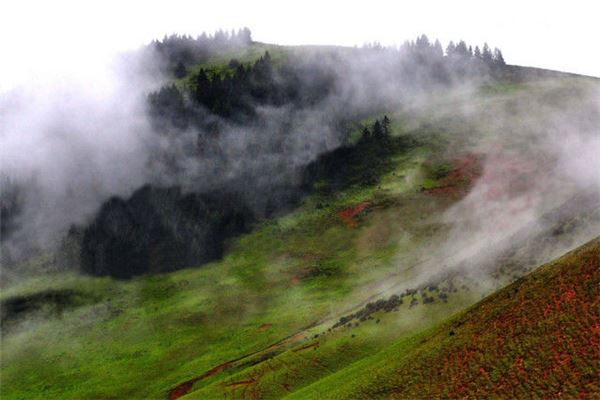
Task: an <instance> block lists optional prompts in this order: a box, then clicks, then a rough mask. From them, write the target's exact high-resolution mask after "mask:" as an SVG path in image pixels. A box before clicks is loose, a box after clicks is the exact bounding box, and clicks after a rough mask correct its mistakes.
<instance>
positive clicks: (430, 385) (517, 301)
mask: <svg viewBox="0 0 600 400" xmlns="http://www.w3.org/2000/svg"><path fill="white" fill-rule="evenodd" d="M598 287H600V239H595V240H594V241H592V242H590V243H588V244H586V245H584V246H582V247H581V248H579V249H577V250H575V251H573V252H570V253H568V254H566V255H565V256H563V257H561V258H560V259H558V260H556V261H554V262H551V263H549V264H547V265H544V266H543V267H541V268H539V269H538V270H536V271H535V272H533V273H531V274H530V275H528V276H526V277H525V278H522V279H520V280H518V281H517V282H515V283H513V284H511V285H509V286H508V287H506V288H504V289H502V290H500V291H499V292H497V293H495V294H493V295H491V296H489V297H487V298H486V299H484V300H483V301H481V302H479V303H478V304H476V305H475V306H473V307H472V308H470V309H469V310H467V311H465V312H463V313H461V314H460V315H458V316H456V317H453V318H452V319H450V320H449V321H448V322H445V323H444V324H442V325H441V326H439V327H437V328H435V329H432V330H429V331H428V332H425V333H421V334H420V335H418V336H415V337H412V338H410V339H409V340H403V341H400V342H398V343H395V344H393V345H391V346H389V347H388V348H386V349H384V350H382V351H381V352H380V353H378V354H377V355H375V356H373V357H371V358H367V359H363V360H361V361H359V362H357V363H356V364H354V365H352V366H351V367H349V368H347V369H345V370H343V371H340V372H338V373H337V374H334V375H330V376H329V377H327V378H325V379H323V380H322V381H320V382H318V383H317V384H314V385H312V386H309V387H306V388H305V389H304V390H302V391H299V392H297V393H295V394H294V396H291V398H311V397H314V396H316V395H317V394H318V395H319V396H320V397H324V398H332V399H333V398H380V397H381V398H382V397H385V398H423V397H425V398H440V397H441V398H458V397H460V398H464V397H469V398H490V397H491V398H526V397H535V398H557V397H560V396H566V397H569V398H588V396H593V395H597V394H598V393H599V392H600V385H599V384H598V371H599V370H600V350H599V349H600V347H599V339H600V337H599V336H600V324H599V319H600V297H599V296H598Z"/></svg>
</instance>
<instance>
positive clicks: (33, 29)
mask: <svg viewBox="0 0 600 400" xmlns="http://www.w3.org/2000/svg"><path fill="white" fill-rule="evenodd" d="M1 8H2V12H1V13H0V52H1V54H2V56H1V59H2V62H0V91H2V90H6V89H11V88H13V87H15V86H17V85H19V84H22V83H23V82H27V81H29V82H30V83H31V81H34V82H37V81H42V80H54V81H60V80H61V79H72V77H73V75H79V76H80V77H81V79H82V80H83V81H85V79H86V78H92V77H94V76H96V72H97V70H98V69H100V68H104V67H105V66H106V63H107V62H108V61H109V60H110V59H111V57H113V56H114V54H115V53H116V52H121V51H125V50H128V49H133V48H136V47H138V46H140V45H142V44H144V43H147V42H149V41H150V40H152V39H154V38H161V37H162V36H164V35H165V34H170V33H175V32H176V33H181V34H183V33H186V34H191V35H197V34H200V33H201V32H203V31H207V32H212V31H215V30H217V29H220V28H223V29H237V28H241V27H244V26H247V27H249V28H250V29H251V30H252V32H253V38H254V39H255V40H258V41H263V42H270V43H278V44H290V45H292V44H337V45H348V46H353V45H359V46H360V45H362V44H364V43H366V42H373V41H378V42H380V43H382V44H384V45H394V44H401V43H402V42H404V41H405V40H407V39H413V38H415V37H416V36H417V35H420V34H422V33H425V34H426V35H428V37H429V38H430V39H435V38H438V39H440V40H441V41H442V43H443V45H444V46H445V45H446V43H447V42H448V41H449V40H454V41H457V40H460V39H464V40H465V41H466V42H467V43H469V44H482V43H483V42H488V43H489V44H490V45H491V46H492V47H495V46H497V47H499V48H500V49H502V51H503V53H504V56H505V59H506V61H507V62H508V63H510V64H518V65H527V66H536V67H541V68H548V69H555V70H560V71H568V72H575V73H580V74H587V75H594V76H600V52H598V47H599V46H598V43H597V39H598V38H599V37H600V24H599V23H598V15H600V2H597V1H596V0H587V1H586V0H569V1H552V0H549V1H548V0H547V1H537V0H529V1H527V0H518V1H515V0H504V1H482V0H479V1H470V0H453V1H445V0H439V1H434V0H419V1H414V0H412V1H402V0H401V1H384V0H370V1H353V0H346V1H324V0H318V1H315V0H303V1H281V0H280V1H266V0H255V1H234V0H230V1H210V2H209V1H188V0H169V1H154V0H144V1H134V0H129V1H126V0H116V1H115V0H103V1H93V0H89V1H80V0H74V1H73V0H54V1H44V0H39V1H32V0H5V1H3V4H2V7H1Z"/></svg>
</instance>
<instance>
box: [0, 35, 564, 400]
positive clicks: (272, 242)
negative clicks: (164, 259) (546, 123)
mask: <svg viewBox="0 0 600 400" xmlns="http://www.w3.org/2000/svg"><path fill="white" fill-rule="evenodd" d="M261 46H262V45H257V47H256V48H254V49H253V50H252V51H249V52H248V53H244V54H237V55H223V56H221V57H223V58H222V59H215V60H211V61H210V62H209V64H207V65H205V67H206V66H209V65H214V66H215V68H221V67H222V66H223V64H224V63H226V62H228V61H229V59H230V58H237V59H238V60H240V61H241V62H251V61H252V59H253V58H254V57H259V56H260V55H262V53H263V50H265V48H264V47H261ZM269 51H270V52H271V54H272V56H273V58H274V59H275V58H277V57H280V55H279V53H278V51H279V50H278V49H275V48H273V49H272V50H271V49H269ZM297 51H319V49H312V48H311V49H303V48H299V49H298V50H297ZM281 57H284V55H283V52H282V55H281ZM210 63H213V64H210ZM561 84H562V85H564V84H565V83H564V82H563V83H561ZM561 84H557V86H558V87H560V85H561ZM523 85H524V86H523V88H524V89H523V90H517V88H510V90H508V89H506V88H499V89H498V90H496V91H493V90H492V91H488V92H485V93H478V94H477V97H476V98H475V101H474V105H473V106H474V107H476V110H477V111H478V112H480V113H481V115H482V116H481V117H480V118H475V119H469V118H466V117H464V116H460V115H455V113H454V111H453V108H452V104H455V106H456V107H460V106H461V103H460V101H459V100H457V98H456V97H455V96H454V95H452V94H448V95H446V94H442V95H440V96H437V97H436V102H435V103H433V105H432V107H431V108H430V109H427V110H401V111H396V112H389V113H387V114H388V115H389V117H390V118H391V119H392V122H393V133H394V136H395V137H397V138H399V142H400V143H405V144H406V145H403V146H398V147H397V148H395V149H394V151H393V152H392V154H391V155H390V158H389V160H388V161H389V169H387V170H386V173H385V174H383V176H378V177H377V178H378V179H377V180H376V181H375V182H372V184H370V185H364V184H356V182H354V184H352V185H349V186H347V187H345V188H344V189H343V190H339V191H335V190H334V191H328V192H327V191H325V192H322V191H315V192H314V193H313V194H311V195H310V196H308V197H307V198H306V199H305V200H304V202H303V204H302V205H300V206H299V207H298V208H297V209H296V210H294V211H293V212H291V213H290V214H288V215H286V216H283V217H281V218H279V219H277V220H273V221H264V222H263V223H262V224H260V225H259V226H257V227H256V229H254V230H253V231H252V232H251V233H249V234H246V235H243V236H242V237H240V238H238V239H235V240H233V241H231V242H230V243H229V244H228V249H227V251H226V255H225V257H224V258H223V259H222V260H220V261H217V262H213V263H210V264H208V265H204V266H202V267H201V268H189V269H185V270H181V271H177V272H174V273H170V274H164V275H158V276H147V277H138V278H134V279H131V280H129V281H114V280H112V279H109V278H92V277H85V276H80V275H78V274H75V273H65V272H48V273H44V274H41V273H40V274H38V276H35V277H32V278H29V279H27V280H24V281H20V282H17V283H15V284H14V285H12V286H9V287H6V288H3V290H2V294H0V300H2V301H5V300H6V299H9V298H14V297H15V296H29V295H34V294H35V293H39V292H41V291H44V290H50V289H53V290H70V289H77V290H78V291H79V292H81V293H83V295H84V296H85V295H86V294H88V295H89V296H90V297H93V298H94V301H93V302H91V303H85V304H83V305H79V306H78V307H77V308H74V309H70V310H65V311H64V312H63V313H62V314H61V315H55V314H44V313H43V312H39V313H36V314H32V315H27V318H26V320H25V321H24V322H22V323H20V324H18V323H17V325H15V326H14V327H12V328H11V330H10V332H8V333H6V334H4V335H3V337H2V343H1V351H2V354H1V355H2V357H1V360H0V373H1V381H2V385H1V387H0V390H1V395H2V398H3V399H22V398H26V399H36V398H39V399H47V398H77V399H115V398H165V397H166V396H167V393H168V392H169V390H170V389H172V388H174V387H175V386H177V385H178V384H180V383H182V382H185V381H187V380H190V379H193V378H196V377H199V376H201V375H202V374H203V373H205V372H207V371H209V370H211V369H212V368H214V367H216V366H218V365H219V364H222V363H224V362H227V361H231V360H236V359H239V358H240V357H242V359H241V360H239V361H236V362H233V363H232V365H231V367H230V368H227V369H224V370H222V371H220V372H218V373H216V374H215V375H213V376H210V377H208V378H206V379H202V380H199V381H197V382H196V383H195V384H194V385H193V387H192V388H191V392H190V393H189V395H188V396H189V397H190V398H214V397H217V398H220V397H223V396H225V395H227V396H230V395H232V394H233V395H234V396H236V397H249V398H252V396H254V395H260V396H262V397H264V398H280V397H282V396H283V395H292V394H295V395H297V397H298V398H313V397H315V393H327V394H328V395H327V398H336V397H340V398H343V397H346V396H350V397H352V396H351V394H352V393H353V391H354V390H361V391H364V393H367V394H370V395H373V396H376V395H377V394H378V393H376V392H374V391H371V388H373V387H374V386H371V385H370V384H369V380H370V379H371V378H373V377H379V376H380V375H381V376H382V377H383V378H381V379H383V381H377V382H383V383H385V382H388V381H387V380H386V379H387V377H390V376H391V375H390V374H391V372H389V371H391V369H387V368H388V367H391V366H393V367H400V366H402V365H405V364H402V363H403V362H404V361H402V360H405V359H406V360H411V361H410V362H411V363H417V362H418V360H419V359H418V357H416V356H415V354H417V353H415V351H420V350H419V349H421V348H422V347H419V346H421V343H420V341H421V340H422V338H428V337H430V335H431V334H437V333H436V332H442V331H439V329H445V328H435V327H436V326H437V325H438V324H439V323H440V322H442V321H445V320H446V319H447V318H448V317H449V315H451V314H452V313H455V312H459V311H461V310H463V309H465V308H466V307H468V306H470V305H472V304H474V303H475V302H477V301H479V300H480V299H481V297H482V296H485V295H488V294H490V293H491V292H493V291H494V290H495V288H496V287H497V286H502V285H504V284H506V283H508V282H509V281H510V280H511V279H512V275H510V276H509V275H506V274H505V275H502V276H500V277H499V278H498V280H497V281H495V282H494V285H490V286H485V287H484V286H483V285H480V286H478V285H477V279H476V278H474V277H459V278H456V277H455V278H456V279H455V280H454V281H453V282H454V283H455V285H456V287H457V291H456V292H452V293H451V295H450V296H449V297H448V301H447V302H446V303H445V302H442V301H441V299H439V298H438V296H439V293H434V292H433V291H431V290H428V289H427V290H425V293H426V295H431V296H433V297H436V301H435V302H433V303H430V304H422V301H419V304H418V305H417V306H414V307H412V308H411V307H410V296H408V297H405V298H403V300H404V303H403V304H402V305H401V306H400V307H399V310H398V311H392V312H389V313H385V312H378V313H376V314H373V315H372V317H373V319H370V320H367V321H363V322H360V321H352V323H353V324H354V323H356V322H359V325H358V326H352V327H339V328H336V329H333V330H330V328H331V326H332V325H333V324H334V323H335V322H336V321H338V319H339V318H340V317H341V316H344V315H348V314H350V313H354V312H356V311H357V310H359V309H360V308H362V307H363V306H364V305H365V304H366V303H367V302H370V301H374V300H377V299H378V298H387V297H388V296H389V295H391V294H394V293H397V292H399V291H402V290H404V289H406V288H408V287H413V286H412V284H413V282H417V283H418V282H419V277H420V274H421V272H422V269H423V268H427V267H432V265H430V264H428V262H429V258H430V256H431V254H430V253H431V252H432V249H436V248H437V247H438V246H439V245H440V244H442V243H445V242H446V240H447V234H448V232H449V229H450V228H451V227H450V226H448V223H447V222H446V221H445V220H444V219H443V215H444V211H445V210H447V209H448V208H449V207H452V205H454V204H455V203H456V201H458V200H459V199H458V198H452V197H444V196H432V195H429V194H427V193H425V192H424V191H422V188H435V187H438V186H440V185H443V184H444V179H445V175H446V174H447V173H448V170H451V166H454V163H455V161H456V160H457V159H460V158H461V157H462V156H464V155H465V154H470V153H472V152H475V151H478V150H481V149H482V148H485V147H486V146H489V145H490V144H494V143H496V138H497V137H501V135H502V134H503V132H502V131H501V130H500V128H496V130H494V127H495V125H492V124H490V123H489V121H490V120H489V119H488V118H489V117H488V115H487V114H485V111H486V110H488V109H489V108H490V107H499V106H504V105H505V104H506V102H509V101H511V100H512V99H513V97H514V96H532V98H533V99H536V98H538V97H539V96H544V95H545V94H546V91H545V89H544V87H543V86H535V87H531V85H529V84H523ZM547 90H554V89H547ZM456 104H457V105H456ZM454 110H455V109H454ZM381 115H383V114H378V115H377V116H373V118H381ZM373 118H370V119H367V120H365V121H362V122H363V123H370V122H372V119H373ZM407 143H410V145H408V144H407ZM323 184H324V185H325V186H326V185H327V184H328V183H327V182H324V183H323ZM363 202H368V204H369V206H368V207H367V208H366V209H365V210H364V212H362V213H360V214H359V215H357V216H356V217H353V221H354V223H352V224H348V223H347V222H348V221H344V220H343V219H342V218H340V215H339V214H338V213H339V212H340V211H342V210H344V209H346V208H349V207H355V206H356V205H358V204H361V203H363ZM510 261H514V260H508V261H507V262H510ZM48 262H49V261H48V260H40V261H39V262H38V263H39V264H43V265H45V264H47V263H48ZM36 265H37V264H36ZM36 265H31V266H30V267H28V268H30V269H32V271H33V270H35V269H36V268H37V267H36ZM44 268H45V267H44ZM44 270H46V269H44ZM453 279H454V278H453ZM440 282H442V283H443V284H444V285H447V284H448V282H449V280H448V279H447V278H443V279H441V281H440ZM417 283H415V284H417ZM463 285H464V288H463ZM416 297H418V298H419V299H422V297H421V294H417V295H416ZM377 320H379V322H378V323H377ZM444 326H446V325H444ZM436 329H437V330H436ZM295 334H297V336H294V337H293V338H292V339H290V340H288V341H284V342H281V341H282V339H284V338H287V337H289V336H291V335H295ZM314 335H318V337H316V338H315V337H314ZM415 335H417V336H415ZM275 343H279V344H277V345H276V346H272V345H273V344H275ZM428 343H429V342H428ZM432 343H433V342H432ZM440 343H442V342H440ZM306 346H314V347H306ZM428 348H429V347H428ZM384 349H385V351H382V350H384ZM411 349H412V350H411ZM431 349H434V347H433V346H432V347H431ZM435 349H437V347H435ZM409 350H410V351H409ZM431 351H432V352H433V350H431ZM388 352H390V354H394V357H393V358H388V355H389V354H388ZM431 354H433V353H431ZM244 356H247V357H244ZM411 357H412V358H411ZM432 357H433V356H432ZM407 362H408V361H407ZM406 365H408V364H406ZM371 368H374V369H373V374H371V373H370V372H369V374H366V375H365V374H364V371H365V370H368V371H371ZM375 373H378V374H380V375H374V374H375ZM361 374H363V375H365V376H360V375H361ZM386 374H387V375H386ZM245 381H246V382H247V381H252V382H253V383H251V384H235V385H233V386H226V385H227V384H231V383H236V382H245ZM389 382H392V383H393V382H394V381H389ZM348 383H352V385H350V386H349V385H348ZM354 383H355V385H354ZM383 383H382V386H381V387H382V388H385V389H386V390H387V389H390V388H393V387H394V386H393V385H392V386H385V385H384V384H383ZM373 390H375V389H373ZM390 390H392V389H390ZM415 390H416V389H415ZM382 393H384V392H382ZM389 393H391V392H385V394H389ZM321 397H323V396H321ZM409 397H410V396H409Z"/></svg>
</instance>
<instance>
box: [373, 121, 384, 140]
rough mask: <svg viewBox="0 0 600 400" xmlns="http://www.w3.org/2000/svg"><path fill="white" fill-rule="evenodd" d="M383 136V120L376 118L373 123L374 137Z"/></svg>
mask: <svg viewBox="0 0 600 400" xmlns="http://www.w3.org/2000/svg"><path fill="white" fill-rule="evenodd" d="M382 136H383V128H382V127H381V122H379V120H375V123H374V124H373V137H375V138H380V137H382Z"/></svg>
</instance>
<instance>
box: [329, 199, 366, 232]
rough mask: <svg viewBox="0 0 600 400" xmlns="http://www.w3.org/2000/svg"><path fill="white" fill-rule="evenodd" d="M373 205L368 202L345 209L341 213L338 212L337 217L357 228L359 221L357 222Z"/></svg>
mask: <svg viewBox="0 0 600 400" xmlns="http://www.w3.org/2000/svg"><path fill="white" fill-rule="evenodd" d="M370 204H371V203H369V202H368V201H363V202H362V203H359V204H357V205H355V206H353V207H348V208H344V209H343V210H341V211H338V213H337V215H338V217H340V218H341V219H342V222H343V223H344V224H346V225H348V226H352V227H355V226H357V225H358V221H357V220H356V219H357V217H359V216H360V215H361V214H362V213H363V212H365V211H366V210H367V209H368V208H369V206H370Z"/></svg>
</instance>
